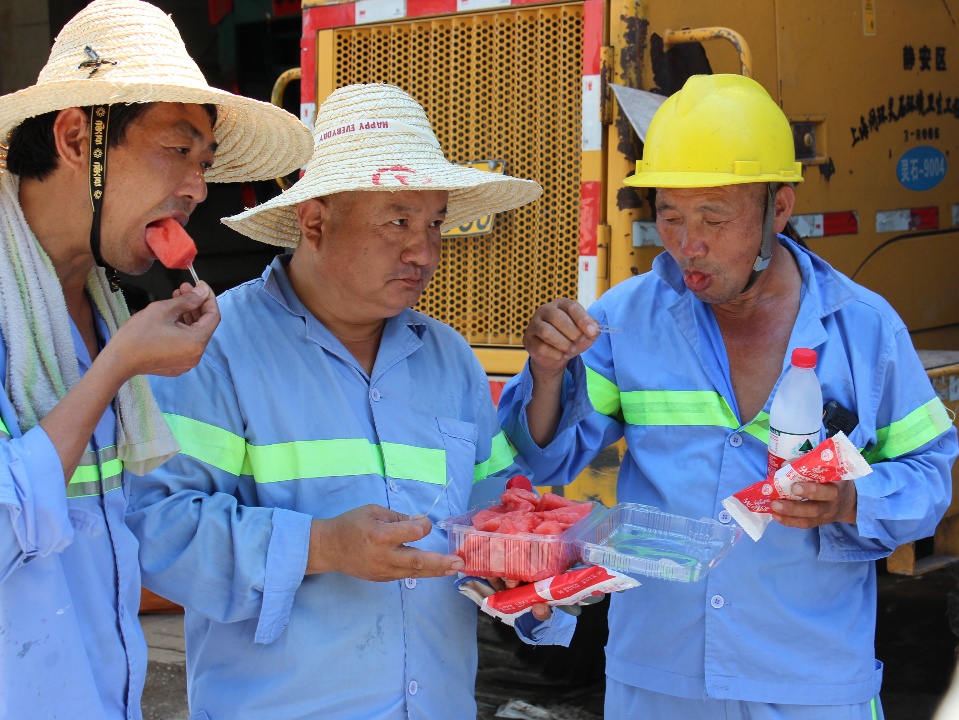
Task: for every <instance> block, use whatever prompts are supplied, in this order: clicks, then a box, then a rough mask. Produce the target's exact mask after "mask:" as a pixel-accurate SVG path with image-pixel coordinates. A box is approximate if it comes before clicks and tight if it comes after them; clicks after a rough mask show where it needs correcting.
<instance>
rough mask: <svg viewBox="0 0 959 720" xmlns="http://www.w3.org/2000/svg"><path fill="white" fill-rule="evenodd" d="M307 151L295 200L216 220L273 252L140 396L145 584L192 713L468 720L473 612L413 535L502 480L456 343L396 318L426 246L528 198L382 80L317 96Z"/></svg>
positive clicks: (441, 564)
mask: <svg viewBox="0 0 959 720" xmlns="http://www.w3.org/2000/svg"><path fill="white" fill-rule="evenodd" d="M313 136H314V152H313V157H312V159H311V160H310V162H309V164H308V165H307V166H306V171H305V174H304V176H303V177H302V178H301V179H300V180H299V182H297V183H296V184H295V185H293V186H292V187H290V188H289V189H288V190H286V191H285V192H284V193H282V194H281V195H279V196H277V197H276V198H274V199H272V200H270V201H268V202H266V203H264V204H262V205H260V206H258V207H256V208H253V209H251V210H248V211H246V212H244V213H242V214H240V215H237V216H235V217H232V218H228V219H226V220H224V222H226V223H227V224H228V225H229V226H230V227H232V228H234V229H236V230H238V231H239V232H241V233H243V234H244V235H247V236H248V237H251V238H253V239H255V240H259V241H261V242H265V243H269V244H271V245H277V246H281V247H288V248H294V251H293V253H292V254H284V255H279V256H278V257H277V258H276V259H275V260H274V261H273V263H272V264H271V265H270V266H269V267H268V268H267V269H266V270H265V272H264V273H263V275H262V276H261V277H260V278H259V279H258V280H255V281H252V282H248V283H246V284H245V285H241V286H240V287H237V288H234V289H232V290H230V291H227V292H226V293H224V294H223V295H222V296H221V297H220V299H219V300H220V307H221V312H222V313H223V319H222V322H221V323H220V326H219V328H218V329H217V331H216V333H215V334H214V336H213V339H212V340H211V342H210V347H209V348H208V350H207V352H206V354H205V355H204V358H203V359H202V360H201V362H200V364H199V365H198V366H197V367H196V368H194V369H193V370H192V371H190V372H189V373H185V374H184V375H182V376H180V377H179V378H156V379H155V382H154V385H153V388H154V392H155V393H156V395H157V399H158V402H159V404H160V406H161V407H162V408H163V410H164V412H165V413H167V417H168V418H169V420H170V423H171V426H172V428H173V431H174V434H175V436H176V437H177V439H178V441H179V442H180V445H181V447H182V448H183V451H182V453H181V454H180V455H178V456H177V457H176V458H175V459H173V460H171V461H170V462H169V463H167V464H166V465H165V466H164V467H163V468H160V469H158V470H156V471H154V472H153V473H151V474H150V475H149V476H148V477H147V478H146V482H144V483H138V486H137V488H136V489H135V490H134V491H133V493H132V498H131V514H130V517H129V523H130V526H131V527H132V529H133V531H134V532H135V533H136V535H137V537H138V538H139V539H140V541H141V556H140V557H141V562H142V565H143V570H144V583H145V584H146V585H147V586H148V587H150V588H151V589H153V590H155V591H156V592H158V593H160V594H162V595H164V596H166V597H169V598H170V599H172V600H175V601H176V602H179V603H181V604H182V605H183V606H184V607H185V609H186V616H185V624H186V637H187V642H186V645H187V665H188V667H189V668H190V677H189V698H190V708H191V711H192V712H193V713H197V714H199V715H203V714H204V713H205V714H206V715H208V716H209V717H210V718H232V717H242V716H245V717H251V716H252V717H256V716H259V717H269V718H271V720H283V719H284V718H301V717H324V718H357V719H358V720H359V719H360V718H362V719H363V720H373V719H376V718H397V720H399V718H419V719H421V720H427V719H435V718H450V719H454V718H471V719H473V718H475V717H476V706H475V702H474V699H473V687H474V679H475V672H476V660H477V651H476V639H475V631H476V608H475V607H474V606H473V605H472V604H471V602H470V601H469V600H467V599H466V598H464V597H463V596H462V595H459V594H458V593H457V591H456V589H455V587H454V580H455V578H454V577H451V576H454V575H456V573H457V571H458V570H459V569H461V568H462V567H463V561H462V560H461V559H460V558H458V557H457V556H455V555H449V554H447V553H448V547H447V539H446V535H445V534H444V533H442V532H440V531H437V530H435V529H434V528H433V527H432V523H433V522H435V521H437V520H441V519H445V518H448V517H450V516H453V515H459V514H461V513H463V512H465V510H466V509H467V505H468V503H469V502H470V498H471V495H472V497H473V500H474V501H479V500H480V499H482V498H495V497H496V496H497V495H498V494H499V493H500V492H502V490H503V487H504V484H505V479H506V478H508V477H510V476H511V475H512V474H514V473H515V472H516V471H517V470H518V468H517V467H516V466H515V465H514V463H513V452H512V450H511V448H510V446H509V443H507V442H506V440H505V438H504V437H503V435H502V433H501V432H500V429H499V427H498V425H497V423H496V418H495V411H494V408H493V404H492V401H491V397H490V391H489V383H488V380H487V377H486V374H485V373H484V371H483V369H482V368H481V367H480V365H479V363H478V361H477V359H476V357H475V355H474V354H473V352H472V351H471V349H470V347H469V346H468V345H467V343H466V341H465V340H464V339H463V338H462V337H461V336H460V335H459V334H457V333H456V332H455V331H454V330H453V329H452V328H450V327H449V326H447V325H445V324H443V323H441V322H438V321H436V320H434V319H432V318H429V317H427V316H425V315H423V314H421V313H418V312H415V311H413V310H411V309H410V308H411V307H412V306H413V305H414V304H415V303H416V302H417V300H418V299H419V297H420V295H421V293H422V292H423V290H424V288H425V287H426V285H427V283H429V281H430V278H431V277H432V275H433V273H434V271H435V270H436V268H437V265H438V263H439V260H440V253H441V246H442V237H441V232H442V231H443V230H444V229H448V228H451V227H453V226H456V225H460V224H463V223H466V222H469V221H470V220H473V219H476V218H479V217H482V216H484V215H487V214H489V213H497V212H502V211H505V210H509V209H511V208H515V207H517V206H520V205H523V204H525V203H528V202H531V201H532V200H535V199H536V198H538V197H539V195H540V193H541V189H540V187H539V185H538V184H537V183H535V182H532V181H529V180H520V179H517V178H512V177H507V176H502V175H495V174H492V173H485V172H481V171H477V170H472V169H467V168H463V167H460V166H458V165H454V164H452V163H450V162H448V161H447V160H446V159H445V158H444V156H443V152H442V150H441V149H440V145H439V143H438V142H437V140H436V137H435V135H434V133H433V131H432V129H431V128H430V124H429V121H428V120H427V117H426V114H425V112H424V111H423V108H422V107H421V106H420V105H419V104H418V103H417V102H416V101H415V100H414V99H413V98H411V97H410V96H409V95H407V94H406V93H405V92H403V91H402V90H400V89H399V88H396V87H393V86H390V85H382V84H371V85H353V86H349V87H345V88H341V89H339V90H337V91H335V92H334V93H332V94H331V95H330V96H329V98H328V99H327V100H326V101H325V102H324V103H323V104H322V106H321V107H320V108H319V112H318V113H317V117H316V125H315V128H314V131H313ZM543 609H545V608H543ZM541 617H548V613H547V614H545V615H541ZM518 625H519V627H520V632H521V634H522V636H523V637H524V638H525V639H526V640H529V641H534V642H535V641H538V642H551V641H552V642H561V643H566V642H568V640H569V636H570V634H571V626H570V624H568V623H565V622H560V621H559V620H558V619H555V620H551V621H549V622H547V623H543V624H538V623H537V622H535V621H534V618H533V617H532V616H527V617H526V618H525V619H524V620H522V621H521V622H519V623H518Z"/></svg>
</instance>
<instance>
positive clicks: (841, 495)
mask: <svg viewBox="0 0 959 720" xmlns="http://www.w3.org/2000/svg"><path fill="white" fill-rule="evenodd" d="M790 492H792V494H793V495H798V496H799V497H801V498H804V501H803V500H774V501H773V502H772V504H771V505H770V508H771V509H772V511H773V512H772V516H773V520H776V521H778V522H781V523H782V524H783V525H785V526H786V527H795V528H803V529H806V530H808V529H809V528H814V527H819V526H820V525H828V524H829V523H834V522H843V523H850V524H853V525H854V524H855V523H856V510H857V507H858V502H857V495H856V484H855V483H854V482H852V481H851V480H841V481H839V482H827V483H812V482H797V483H793V485H792V487H791V488H790Z"/></svg>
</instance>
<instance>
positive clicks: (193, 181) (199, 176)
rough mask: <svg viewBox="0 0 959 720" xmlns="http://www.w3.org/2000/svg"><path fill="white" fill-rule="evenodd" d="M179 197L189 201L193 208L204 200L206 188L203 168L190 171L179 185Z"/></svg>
mask: <svg viewBox="0 0 959 720" xmlns="http://www.w3.org/2000/svg"><path fill="white" fill-rule="evenodd" d="M178 194H179V196H180V197H182V198H184V199H187V200H190V201H191V202H192V203H193V205H194V206H196V205H198V204H199V203H201V202H203V201H204V200H206V196H207V187H206V177H205V174H204V171H203V168H201V167H198V168H197V169H196V170H194V171H191V172H190V173H189V174H188V175H187V176H186V177H185V178H184V179H183V182H182V183H181V184H180V190H179V193H178Z"/></svg>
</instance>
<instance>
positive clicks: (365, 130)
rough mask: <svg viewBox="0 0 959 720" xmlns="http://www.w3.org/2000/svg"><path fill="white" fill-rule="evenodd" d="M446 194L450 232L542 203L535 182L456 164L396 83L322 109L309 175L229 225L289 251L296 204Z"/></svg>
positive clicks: (344, 91)
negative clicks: (355, 194)
mask: <svg viewBox="0 0 959 720" xmlns="http://www.w3.org/2000/svg"><path fill="white" fill-rule="evenodd" d="M353 190H359V191H372V192H376V191H380V192H382V191H393V192H396V191H401V190H447V191H449V199H448V201H447V206H446V220H445V221H444V223H443V230H444V231H445V230H448V229H450V228H454V227H457V226H459V225H463V224H465V223H468V222H470V221H472V220H476V219H478V218H481V217H484V216H486V215H489V214H490V213H497V212H504V211H506V210H511V209H513V208H515V207H519V206H520V205H525V204H526V203H529V202H532V201H533V200H535V199H536V198H538V197H539V196H540V195H541V194H542V192H543V189H542V188H541V187H540V186H539V183H536V182H534V181H532V180H521V179H519V178H514V177H509V176H507V175H499V174H494V173H490V172H485V171H483V170H474V169H472V168H468V167H463V166H460V165H456V164H454V163H451V162H449V161H448V160H447V159H446V158H445V157H444V156H443V150H442V149H441V148H440V144H439V142H438V141H437V139H436V135H435V134H434V133H433V129H432V128H431V127H430V122H429V120H428V119H427V117H426V112H425V111H424V110H423V108H422V107H421V106H420V104H419V103H418V102H416V100H414V99H413V98H412V97H410V96H409V95H408V94H407V93H405V92H404V91H403V90H401V89H400V88H398V87H394V86H393V85H386V84H382V83H372V84H368V85H349V86H347V87H343V88H340V89H339V90H336V91H334V92H333V93H332V94H331V95H330V96H329V97H328V98H327V99H326V101H325V102H324V103H323V104H322V105H321V106H320V109H319V111H318V112H317V114H316V122H315V125H314V128H313V157H312V158H311V159H310V162H309V164H308V165H307V166H306V170H305V172H304V174H303V177H302V178H300V179H299V180H298V181H297V182H296V183H295V184H294V185H292V186H291V187H290V188H288V189H287V190H286V191H284V192H283V193H281V194H280V195H277V196H276V197H274V198H272V199H270V200H268V201H266V202H265V203H263V204H261V205H258V206H256V207H254V208H251V209H249V210H246V211H245V212H242V213H240V214H238V215H234V216H233V217H228V218H224V219H223V223H224V224H226V225H228V226H229V227H231V228H233V229H234V230H236V231H237V232H240V233H242V234H243V235H246V236H247V237H250V238H253V239H254V240H259V241H260V242H265V243H269V244H270V245H281V246H283V247H294V246H296V244H297V243H298V242H299V240H300V226H299V224H298V223H297V219H296V205H297V204H299V203H300V202H303V201H304V200H309V199H311V198H317V197H324V196H326V195H332V194H334V193H339V192H346V191H353Z"/></svg>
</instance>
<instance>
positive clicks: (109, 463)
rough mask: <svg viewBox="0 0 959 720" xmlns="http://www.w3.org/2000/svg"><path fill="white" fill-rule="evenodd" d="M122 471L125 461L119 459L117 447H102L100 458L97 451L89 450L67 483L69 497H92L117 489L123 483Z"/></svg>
mask: <svg viewBox="0 0 959 720" xmlns="http://www.w3.org/2000/svg"><path fill="white" fill-rule="evenodd" d="M101 473H102V475H101ZM122 473H123V463H122V462H121V461H120V460H118V459H117V449H116V447H108V448H104V449H102V450H101V451H100V455H99V458H98V457H97V453H96V452H94V451H93V450H87V451H85V452H84V453H83V455H82V456H81V458H80V463H79V464H78V465H77V469H76V470H75V471H74V473H73V475H72V476H71V478H70V483H69V484H68V485H67V497H71V498H78V497H91V496H93V495H100V494H101V492H110V491H111V490H117V489H118V488H120V487H122V485H123V477H122ZM101 477H102V479H103V482H102V483H101V481H100V480H101ZM101 485H102V487H101Z"/></svg>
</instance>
